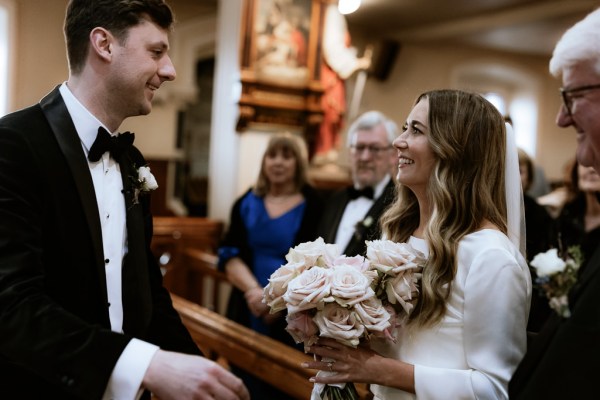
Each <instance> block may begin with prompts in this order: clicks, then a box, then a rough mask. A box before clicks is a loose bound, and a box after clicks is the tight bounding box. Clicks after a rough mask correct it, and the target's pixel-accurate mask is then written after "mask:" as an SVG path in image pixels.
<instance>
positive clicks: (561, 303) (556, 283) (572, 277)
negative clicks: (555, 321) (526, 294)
mask: <svg viewBox="0 0 600 400" xmlns="http://www.w3.org/2000/svg"><path fill="white" fill-rule="evenodd" d="M582 262H583V255H582V254H581V249H580V248H579V246H572V247H569V248H568V249H567V254H566V256H565V258H564V259H563V258H561V257H559V255H558V250H557V249H550V250H548V251H547V252H545V253H540V254H537V255H536V256H535V257H534V258H533V260H531V262H530V264H531V266H532V267H533V268H534V269H535V272H536V274H537V278H536V280H535V283H536V284H537V286H538V288H539V290H540V292H542V293H543V294H544V295H545V296H546V298H547V299H548V304H549V305H550V308H552V309H553V310H554V311H556V313H557V314H558V315H560V316H561V317H563V318H569V317H570V316H571V310H570V309H569V297H568V295H569V291H570V290H571V288H572V287H573V285H575V282H576V281H577V272H578V271H579V267H580V266H581V263H582Z"/></svg>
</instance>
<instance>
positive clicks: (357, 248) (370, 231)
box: [344, 180, 394, 255]
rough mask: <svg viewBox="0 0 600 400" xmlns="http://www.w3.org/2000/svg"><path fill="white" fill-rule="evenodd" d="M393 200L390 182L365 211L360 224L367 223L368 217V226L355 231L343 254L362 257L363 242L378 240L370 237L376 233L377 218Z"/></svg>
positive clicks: (392, 187)
mask: <svg viewBox="0 0 600 400" xmlns="http://www.w3.org/2000/svg"><path fill="white" fill-rule="evenodd" d="M393 199H394V183H393V182H392V181H391V180H390V182H389V183H388V184H387V185H386V187H385V189H384V190H383V193H382V194H381V196H379V197H378V198H377V199H376V200H375V202H374V203H373V205H372V206H371V208H370V209H369V211H367V214H365V216H364V218H363V219H362V220H361V222H360V223H364V221H367V220H368V219H369V217H371V221H370V224H369V225H368V226H363V227H362V228H360V229H355V231H354V233H353V234H352V238H351V239H350V242H348V246H346V249H345V250H344V253H345V254H347V255H349V254H354V253H356V254H360V255H362V254H361V253H363V252H364V250H365V249H366V244H365V243H364V241H365V240H373V239H379V238H378V237H371V236H373V235H374V234H375V233H376V232H377V230H378V224H379V218H380V217H381V214H383V212H384V211H385V209H386V207H387V206H388V205H389V204H390V203H391V202H392V201H393Z"/></svg>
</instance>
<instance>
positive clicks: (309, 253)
mask: <svg viewBox="0 0 600 400" xmlns="http://www.w3.org/2000/svg"><path fill="white" fill-rule="evenodd" d="M339 255H340V251H339V249H338V247H337V246H336V245H334V244H328V243H325V241H324V240H323V238H321V237H320V238H318V239H317V240H315V241H312V242H304V243H300V244H299V245H298V246H296V247H294V248H293V249H291V250H290V251H289V252H288V254H287V255H286V256H285V259H286V260H287V261H288V262H303V263H305V264H306V265H307V267H308V268H310V267H313V266H315V265H316V266H319V267H328V266H329V265H331V263H332V262H333V260H334V259H335V258H337V257H338V256H339Z"/></svg>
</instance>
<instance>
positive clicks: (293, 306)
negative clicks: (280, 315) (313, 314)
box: [283, 267, 333, 314]
mask: <svg viewBox="0 0 600 400" xmlns="http://www.w3.org/2000/svg"><path fill="white" fill-rule="evenodd" d="M283 299H284V300H285V302H286V303H287V310H288V313H289V314H293V313H297V312H300V311H303V310H309V309H311V308H317V307H319V308H321V307H323V302H330V301H333V297H331V272H330V270H329V269H327V268H320V267H314V268H311V269H307V270H305V271H303V272H302V273H301V274H300V275H299V276H297V277H296V278H294V279H292V280H291V281H290V282H289V283H288V288H287V291H286V292H285V294H284V295H283Z"/></svg>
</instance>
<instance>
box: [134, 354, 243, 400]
mask: <svg viewBox="0 0 600 400" xmlns="http://www.w3.org/2000/svg"><path fill="white" fill-rule="evenodd" d="M142 386H143V387H144V388H145V389H148V390H150V391H151V392H152V393H153V394H154V395H155V396H157V397H158V398H159V399H160V400H188V399H197V400H204V399H222V400H249V399H250V395H249V394H248V390H247V389H246V387H245V386H244V384H243V382H242V381H241V379H239V378H238V377H236V376H235V375H233V374H232V373H231V372H229V371H227V370H226V369H225V368H223V367H221V366H220V365H219V364H217V363H215V362H213V361H211V360H208V359H206V358H203V357H199V356H192V355H188V354H181V353H174V352H169V351H164V350H158V351H157V352H156V354H155V355H154V357H153V358H152V361H151V362H150V366H149V367H148V370H147V371H146V374H145V375H144V379H143V381H142Z"/></svg>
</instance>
